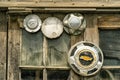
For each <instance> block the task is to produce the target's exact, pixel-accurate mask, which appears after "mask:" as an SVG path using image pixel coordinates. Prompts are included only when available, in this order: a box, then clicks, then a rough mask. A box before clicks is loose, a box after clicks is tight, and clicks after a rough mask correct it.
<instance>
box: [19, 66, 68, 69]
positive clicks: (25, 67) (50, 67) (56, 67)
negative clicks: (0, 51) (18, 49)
mask: <svg viewBox="0 0 120 80" xmlns="http://www.w3.org/2000/svg"><path fill="white" fill-rule="evenodd" d="M19 68H20V69H28V70H29V69H30V70H31V69H32V70H43V69H44V68H46V69H48V70H70V67H62V66H55V67H54V66H47V67H45V66H19Z"/></svg>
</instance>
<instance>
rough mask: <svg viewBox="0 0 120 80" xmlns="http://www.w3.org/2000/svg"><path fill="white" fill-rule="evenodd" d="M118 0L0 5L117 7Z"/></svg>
mask: <svg viewBox="0 0 120 80" xmlns="http://www.w3.org/2000/svg"><path fill="white" fill-rule="evenodd" d="M119 3H120V1H110V2H104V1H95V2H94V1H86V2H81V1H66V2H64V1H56V2H52V1H49V2H44V1H42V2H14V1H13V2H0V7H79V8H83V7H84V8H119V7H120V4H119Z"/></svg>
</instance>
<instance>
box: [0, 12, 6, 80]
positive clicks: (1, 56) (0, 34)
mask: <svg viewBox="0 0 120 80" xmlns="http://www.w3.org/2000/svg"><path fill="white" fill-rule="evenodd" d="M6 44H7V18H6V13H5V12H1V11H0V80H6V59H7V58H6V50H7V46H6Z"/></svg>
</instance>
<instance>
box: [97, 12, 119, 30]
mask: <svg viewBox="0 0 120 80" xmlns="http://www.w3.org/2000/svg"><path fill="white" fill-rule="evenodd" d="M98 26H99V28H100V29H120V15H119V14H108V15H105V14H104V15H99V16H98Z"/></svg>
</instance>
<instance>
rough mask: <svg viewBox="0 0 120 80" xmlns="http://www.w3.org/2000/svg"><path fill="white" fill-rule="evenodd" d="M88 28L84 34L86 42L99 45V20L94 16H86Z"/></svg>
mask: <svg viewBox="0 0 120 80" xmlns="http://www.w3.org/2000/svg"><path fill="white" fill-rule="evenodd" d="M86 20H87V28H86V30H85V33H84V41H90V42H93V43H95V44H96V45H99V33H98V25H97V23H98V20H97V16H95V15H93V14H89V15H86Z"/></svg>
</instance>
